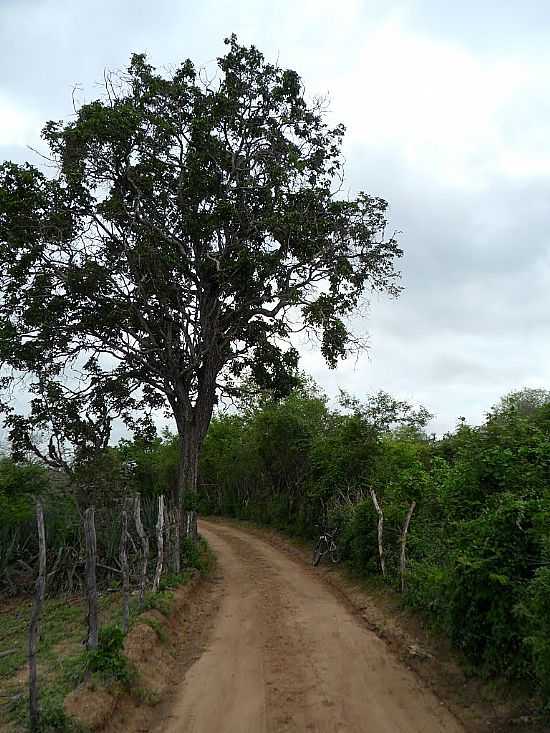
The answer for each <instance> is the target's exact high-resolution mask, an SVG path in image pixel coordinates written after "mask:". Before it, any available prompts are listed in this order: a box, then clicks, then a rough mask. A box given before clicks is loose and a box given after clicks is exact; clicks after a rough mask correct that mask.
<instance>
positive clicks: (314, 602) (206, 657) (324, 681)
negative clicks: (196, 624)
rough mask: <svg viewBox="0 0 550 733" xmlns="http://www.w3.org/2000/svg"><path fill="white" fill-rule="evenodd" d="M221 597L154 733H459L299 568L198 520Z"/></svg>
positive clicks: (259, 544) (263, 545)
mask: <svg viewBox="0 0 550 733" xmlns="http://www.w3.org/2000/svg"><path fill="white" fill-rule="evenodd" d="M200 531H201V533H202V534H204V536H205V537H206V539H207V541H208V542H209V544H210V546H211V547H212V549H213V550H214V552H215V554H216V555H217V562H218V572H219V574H220V576H221V577H222V581H221V585H222V587H223V595H222V599H221V604H220V610H219V613H218V616H217V619H216V625H215V628H214V632H213V634H212V635H211V637H210V639H209V641H208V643H207V645H206V648H205V650H204V652H203V654H202V655H201V657H200V658H199V659H198V660H197V661H196V662H195V664H194V665H193V666H192V667H191V668H190V669H189V671H188V672H187V674H186V676H185V678H184V680H183V681H182V683H181V686H180V688H179V689H178V690H177V692H176V694H175V695H174V698H173V704H172V709H171V711H170V716H169V718H168V719H166V718H165V720H164V721H163V722H162V723H161V724H160V725H159V726H158V727H157V728H155V730H156V731H157V733H181V732H183V731H185V732H186V733H191V731H193V732H194V733H214V732H216V733H217V732H218V731H220V732H223V733H282V732H285V733H290V732H291V731H315V732H319V733H329V732H330V733H341V732H342V733H343V732H344V731H353V732H357V733H359V732H362V731H366V732H368V733H432V732H433V733H436V732H437V733H460V732H462V731H463V728H462V727H461V725H460V724H459V723H458V722H457V721H456V719H455V718H454V717H453V716H452V714H451V713H450V712H449V711H448V710H447V708H446V707H445V706H444V705H442V704H441V703H440V702H439V701H438V700H437V698H436V697H435V695H434V694H433V693H432V692H431V691H430V690H429V689H428V688H426V687H425V686H423V685H422V683H421V682H420V681H419V679H418V678H417V677H416V676H415V675H414V673H413V672H411V671H410V670H408V669H407V668H405V667H404V666H403V665H402V664H400V662H399V661H398V660H397V659H396V657H395V656H394V655H392V653H391V652H390V651H389V650H388V648H387V646H386V645H385V643H384V642H383V641H382V640H381V639H379V638H378V637H377V636H376V635H375V634H374V633H373V632H371V631H369V630H368V629H367V628H365V626H364V625H363V624H361V623H360V622H359V621H358V620H357V618H356V617H355V616H354V614H353V613H352V612H351V611H350V610H349V608H347V607H346V605H345V604H344V603H342V601H341V599H339V598H338V597H337V596H336V595H335V594H334V593H333V592H332V591H331V589H330V588H329V587H327V585H326V584H325V583H323V581H322V580H321V579H320V578H319V577H318V576H317V575H316V574H315V572H314V571H313V570H312V569H311V568H308V567H304V565H303V564H302V563H298V562H296V561H295V560H294V559H293V558H292V557H289V555H288V554H287V553H284V552H282V551H281V550H279V549H278V548H276V547H274V546H272V545H270V544H269V543H267V542H265V541H263V540H261V539H260V538H258V537H257V536H254V535H252V534H249V533H247V532H246V531H242V530H240V529H236V528H234V527H232V526H229V525H224V524H222V523H218V522H216V523H209V522H204V521H201V527H200Z"/></svg>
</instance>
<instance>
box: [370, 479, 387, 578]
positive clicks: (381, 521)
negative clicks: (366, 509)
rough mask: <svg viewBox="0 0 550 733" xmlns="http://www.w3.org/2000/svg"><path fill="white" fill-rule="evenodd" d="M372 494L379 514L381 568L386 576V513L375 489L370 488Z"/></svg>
mask: <svg viewBox="0 0 550 733" xmlns="http://www.w3.org/2000/svg"><path fill="white" fill-rule="evenodd" d="M370 495H371V498H372V503H373V504H374V508H375V509H376V512H377V514H378V554H379V556H380V569H381V570H382V575H383V576H384V577H386V563H385V560H384V515H383V514H382V509H380V504H379V503H378V499H377V497H376V493H375V491H374V489H371V490H370Z"/></svg>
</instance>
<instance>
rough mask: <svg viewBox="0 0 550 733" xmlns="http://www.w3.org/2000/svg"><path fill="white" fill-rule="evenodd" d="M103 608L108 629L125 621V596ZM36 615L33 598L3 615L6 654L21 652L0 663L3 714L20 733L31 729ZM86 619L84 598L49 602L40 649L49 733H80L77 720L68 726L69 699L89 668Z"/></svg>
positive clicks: (0, 633) (104, 599) (108, 598)
mask: <svg viewBox="0 0 550 733" xmlns="http://www.w3.org/2000/svg"><path fill="white" fill-rule="evenodd" d="M133 605H135V603H134V604H133ZM99 609H100V622H101V624H102V625H104V624H110V623H118V622H120V620H121V619H122V602H121V599H120V594H118V593H109V594H105V595H103V596H101V597H100V599H99ZM31 611H32V599H30V598H25V599H18V601H17V602H16V601H10V602H9V604H7V607H6V608H5V609H3V610H2V613H0V649H2V650H4V649H15V652H14V653H13V654H10V655H8V656H6V657H2V658H0V714H4V716H5V717H7V718H9V719H10V720H11V721H13V722H14V724H15V730H17V731H21V730H25V729H26V727H27V715H28V711H27V705H28V702H27V701H28V688H27V670H26V665H27V644H28V627H29V621H30V615H31ZM86 614H87V608H86V601H85V600H84V599H83V598H75V597H74V596H69V597H62V598H48V599H46V601H45V603H44V608H43V610H42V616H41V619H40V641H39V645H38V684H39V690H40V704H41V708H42V711H43V719H44V721H45V722H44V725H45V726H47V727H46V728H45V730H47V731H49V730H61V731H63V730H66V731H71V733H72V732H73V731H76V730H77V728H75V726H74V724H73V723H72V722H71V721H65V722H62V721H63V719H64V713H63V699H64V697H65V696H66V695H67V694H68V693H69V692H70V691H71V690H72V689H74V687H76V686H77V685H78V684H79V682H80V681H81V680H82V679H83V677H84V673H85V671H86V669H87V663H86V651H85V649H84V641H85V638H86ZM62 725H64V726H65V727H64V728H63V727H60V726H62ZM56 726H57V727H56Z"/></svg>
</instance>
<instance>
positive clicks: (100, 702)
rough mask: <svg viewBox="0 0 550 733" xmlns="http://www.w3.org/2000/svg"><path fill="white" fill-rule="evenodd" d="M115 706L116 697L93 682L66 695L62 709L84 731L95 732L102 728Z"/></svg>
mask: <svg viewBox="0 0 550 733" xmlns="http://www.w3.org/2000/svg"><path fill="white" fill-rule="evenodd" d="M116 704H117V696H116V695H113V694H112V693H111V692H109V691H108V690H106V689H105V688H104V687H100V686H97V685H96V684H94V683H93V682H85V683H84V684H82V685H80V686H79V687H77V688H76V690H73V691H72V692H71V693H70V694H69V695H67V697H66V698H65V702H64V706H63V707H64V709H65V713H66V714H67V715H68V716H70V717H71V718H74V719H75V720H77V721H78V722H79V723H80V724H81V725H82V726H83V727H84V728H85V729H88V730H92V731H95V730H100V729H101V728H103V726H104V725H105V723H106V722H107V721H108V720H109V718H110V717H111V716H112V714H113V712H114V710H115V707H116Z"/></svg>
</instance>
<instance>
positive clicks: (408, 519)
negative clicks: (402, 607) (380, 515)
mask: <svg viewBox="0 0 550 733" xmlns="http://www.w3.org/2000/svg"><path fill="white" fill-rule="evenodd" d="M415 506H416V501H413V503H412V504H411V505H410V507H409V511H408V512H407V516H406V517H405V523H404V524H403V529H402V531H401V561H400V570H401V593H404V591H405V565H406V561H407V558H406V554H405V553H406V544H407V532H408V531H409V524H410V523H411V517H412V515H413V512H414V508H415Z"/></svg>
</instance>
